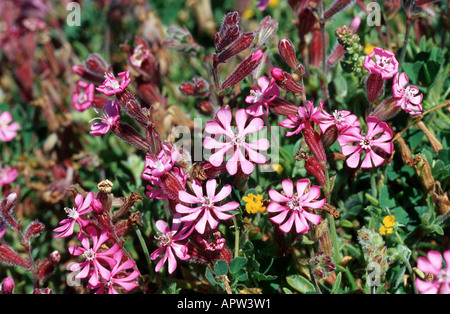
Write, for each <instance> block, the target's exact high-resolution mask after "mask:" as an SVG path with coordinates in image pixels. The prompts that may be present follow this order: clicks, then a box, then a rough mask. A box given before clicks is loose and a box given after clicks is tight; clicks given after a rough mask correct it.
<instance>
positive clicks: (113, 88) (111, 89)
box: [96, 70, 131, 96]
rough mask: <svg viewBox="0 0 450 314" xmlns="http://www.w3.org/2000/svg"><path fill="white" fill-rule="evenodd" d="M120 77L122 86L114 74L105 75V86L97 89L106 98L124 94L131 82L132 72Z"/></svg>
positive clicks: (123, 73) (120, 74)
mask: <svg viewBox="0 0 450 314" xmlns="http://www.w3.org/2000/svg"><path fill="white" fill-rule="evenodd" d="M118 75H119V77H120V84H119V81H118V80H117V79H116V78H115V76H114V74H112V73H105V81H104V82H103V85H100V86H99V87H97V88H96V89H97V90H98V91H99V92H100V93H103V94H105V95H106V96H112V95H115V94H118V93H121V92H123V91H124V90H125V88H127V87H128V85H129V84H130V82H131V79H130V70H127V71H125V72H120V73H119V74H118Z"/></svg>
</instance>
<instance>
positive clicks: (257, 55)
mask: <svg viewBox="0 0 450 314" xmlns="http://www.w3.org/2000/svg"><path fill="white" fill-rule="evenodd" d="M263 55H264V53H263V52H262V50H260V49H259V50H256V51H255V52H254V53H252V54H251V55H250V56H248V57H247V58H246V59H244V60H243V61H242V62H241V63H239V65H238V66H237V67H236V68H235V69H234V71H233V72H232V73H231V74H230V75H229V76H228V77H227V78H226V79H225V81H224V82H223V83H222V86H221V92H222V91H223V90H225V89H227V88H229V87H232V86H234V85H236V84H237V83H239V82H240V81H242V80H243V79H244V78H245V77H246V76H247V75H249V74H250V73H252V71H253V70H254V69H256V68H257V67H258V65H259V63H260V62H261V60H262V58H263Z"/></svg>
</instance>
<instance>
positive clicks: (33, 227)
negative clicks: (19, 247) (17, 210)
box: [24, 220, 45, 241]
mask: <svg viewBox="0 0 450 314" xmlns="http://www.w3.org/2000/svg"><path fill="white" fill-rule="evenodd" d="M44 230H45V225H44V224H43V223H42V222H40V221H38V220H34V221H32V222H30V224H29V225H28V226H27V228H26V229H25V232H24V239H25V241H30V240H31V239H33V238H36V237H37V236H39V235H40V234H41V233H42V232H43V231H44Z"/></svg>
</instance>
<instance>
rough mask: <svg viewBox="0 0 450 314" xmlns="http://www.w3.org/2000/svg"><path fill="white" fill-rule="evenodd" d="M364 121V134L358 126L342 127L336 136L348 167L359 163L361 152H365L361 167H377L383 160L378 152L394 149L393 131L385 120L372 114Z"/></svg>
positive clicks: (388, 151) (353, 166)
mask: <svg viewBox="0 0 450 314" xmlns="http://www.w3.org/2000/svg"><path fill="white" fill-rule="evenodd" d="M366 122H367V133H366V134H361V129H360V128H359V127H350V128H347V129H344V130H343V131H342V132H341V133H340V135H339V136H338V138H337V140H338V142H339V144H340V145H341V149H342V154H343V155H344V156H347V161H346V163H347V165H348V166H349V167H350V168H356V167H357V166H358V165H359V162H360V158H361V153H362V152H364V153H365V156H364V159H363V161H362V164H361V167H362V168H372V167H378V166H380V165H381V164H382V163H383V162H384V160H385V158H383V157H381V156H380V155H379V154H382V152H384V153H386V154H391V153H392V151H393V149H394V144H393V143H392V142H391V140H392V135H393V133H392V130H391V128H390V127H389V126H388V124H387V123H386V122H382V121H380V120H379V119H378V118H377V117H373V116H370V117H367V120H366Z"/></svg>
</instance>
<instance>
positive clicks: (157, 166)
mask: <svg viewBox="0 0 450 314" xmlns="http://www.w3.org/2000/svg"><path fill="white" fill-rule="evenodd" d="M155 169H156V170H158V171H163V170H164V164H163V163H162V161H161V160H159V159H158V160H157V161H156V162H155Z"/></svg>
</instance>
